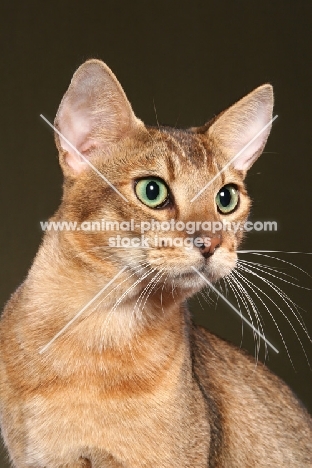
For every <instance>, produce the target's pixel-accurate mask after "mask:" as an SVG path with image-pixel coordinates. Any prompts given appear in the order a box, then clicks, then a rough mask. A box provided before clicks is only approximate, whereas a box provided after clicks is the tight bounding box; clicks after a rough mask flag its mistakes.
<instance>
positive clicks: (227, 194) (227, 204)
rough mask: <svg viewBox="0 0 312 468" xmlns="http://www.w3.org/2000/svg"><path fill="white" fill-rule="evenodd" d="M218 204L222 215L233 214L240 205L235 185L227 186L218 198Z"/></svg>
mask: <svg viewBox="0 0 312 468" xmlns="http://www.w3.org/2000/svg"><path fill="white" fill-rule="evenodd" d="M216 203H217V207H218V209H219V211H221V213H225V214H227V213H231V211H234V210H235V208H236V207H237V205H238V190H237V188H236V187H235V185H231V184H229V185H225V186H224V187H222V189H221V190H219V192H218V194H217V196H216Z"/></svg>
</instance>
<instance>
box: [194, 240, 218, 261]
mask: <svg viewBox="0 0 312 468" xmlns="http://www.w3.org/2000/svg"><path fill="white" fill-rule="evenodd" d="M220 244H221V239H220V237H212V238H211V239H210V245H205V244H203V245H202V246H201V247H199V249H200V252H201V254H202V256H203V257H205V258H208V257H211V255H213V254H214V252H215V250H216V249H217V248H218V247H219V245H220Z"/></svg>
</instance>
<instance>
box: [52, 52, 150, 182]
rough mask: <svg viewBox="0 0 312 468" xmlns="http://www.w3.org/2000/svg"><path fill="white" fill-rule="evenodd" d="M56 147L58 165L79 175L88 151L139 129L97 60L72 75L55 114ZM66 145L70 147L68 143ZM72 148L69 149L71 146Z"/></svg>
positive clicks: (122, 96)
mask: <svg viewBox="0 0 312 468" xmlns="http://www.w3.org/2000/svg"><path fill="white" fill-rule="evenodd" d="M54 125H55V127H56V128H57V129H58V131H59V132H60V134H61V135H62V136H63V137H65V139H64V138H63V137H62V136H61V135H59V134H56V144H57V146H58V149H59V150H60V153H61V155H63V160H62V159H61V164H62V165H63V164H64V163H65V168H64V169H66V170H68V167H69V168H70V169H71V172H74V173H80V172H81V171H83V170H84V169H85V168H86V167H87V166H88V164H87V162H86V161H85V160H83V159H82V158H81V156H79V154H77V152H76V151H75V150H74V149H73V147H75V148H76V149H77V150H78V151H79V152H80V153H81V154H82V155H83V156H85V157H86V158H87V159H90V158H91V156H92V152H93V151H94V150H95V149H97V148H100V149H103V151H104V154H105V151H107V152H108V150H109V148H110V146H111V145H112V144H113V143H115V142H117V141H119V140H121V139H122V138H124V137H126V136H127V135H130V134H131V133H132V132H133V131H134V130H135V129H136V128H138V127H139V126H143V124H142V122H141V121H140V120H139V119H137V118H136V116H135V115H134V113H133V110H132V108H131V105H130V103H129V101H128V99H127V97H126V95H125V93H124V91H123V89H122V87H121V85H120V84H119V82H118V80H117V78H116V77H115V75H114V74H113V72H112V71H111V70H110V69H109V68H108V66H107V65H105V63H103V62H102V61H100V60H88V61H87V62H85V63H84V64H83V65H81V66H80V67H79V68H78V70H77V71H76V72H75V74H74V76H73V78H72V80H71V83H70V85H69V88H68V90H67V92H66V94H65V95H64V97H63V99H62V102H61V104H60V106H59V109H58V112H57V114H56V118H55V122H54ZM66 140H67V141H66ZM69 143H70V144H69ZM72 146H73V147H72Z"/></svg>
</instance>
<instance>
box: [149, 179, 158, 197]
mask: <svg viewBox="0 0 312 468" xmlns="http://www.w3.org/2000/svg"><path fill="white" fill-rule="evenodd" d="M158 195H159V185H158V184H157V183H156V182H149V183H148V184H147V186H146V196H147V198H148V199H149V200H156V198H157V197H158Z"/></svg>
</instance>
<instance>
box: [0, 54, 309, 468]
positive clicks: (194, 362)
mask: <svg viewBox="0 0 312 468" xmlns="http://www.w3.org/2000/svg"><path fill="white" fill-rule="evenodd" d="M272 104H273V98H272V90H271V87H270V86H269V85H264V86H262V87H260V88H257V89H256V90H255V91H254V92H253V93H251V94H249V95H248V96H246V97H245V98H243V99H242V100H241V101H239V102H238V103H237V104H235V105H234V106H232V107H231V108H229V109H228V110H227V111H225V112H224V113H222V114H221V115H220V116H218V117H217V118H215V119H214V120H213V121H211V122H210V123H208V124H206V125H205V126H203V127H200V128H196V129H195V128H194V129H189V130H186V131H182V130H176V129H170V128H166V127H160V128H152V127H146V126H144V125H143V123H142V122H141V121H140V120H139V119H137V118H136V117H135V115H134V114H133V111H132V109H131V106H130V104H129V102H128V100H127V98H126V96H125V94H124V92H123V90H122V88H121V86H120V84H119V83H118V81H117V80H116V78H115V77H114V75H113V74H112V72H111V71H110V70H109V68H108V67H107V66H106V65H104V64H103V63H102V62H100V61H97V60H91V61H88V62H86V63H85V64H84V65H82V66H81V67H80V68H79V69H78V71H77V72H76V73H75V75H74V77H73V80H72V83H71V85H70V87H69V89H68V91H67V93H66V94H65V96H64V98H63V101H62V103H61V105H60V108H59V111H58V114H57V117H56V121H55V127H56V129H57V131H59V132H60V133H57V134H56V142H57V146H58V148H59V152H60V164H61V166H62V169H63V172H64V176H65V182H64V195H63V200H62V203H61V206H60V208H59V210H58V211H57V212H56V214H55V215H54V217H53V220H54V221H58V220H67V221H76V222H78V223H79V225H80V226H82V224H81V223H84V222H86V221H92V220H101V219H110V220H114V221H118V222H119V223H122V222H123V221H125V220H129V219H130V218H134V226H135V229H134V230H132V231H127V232H125V231H124V230H122V229H121V228H120V226H121V225H119V228H118V229H117V230H115V232H114V233H112V232H109V231H91V232H90V231H89V232H88V231H85V230H83V229H80V230H73V231H66V230H65V231H49V232H46V233H45V236H44V239H43V243H42V245H41V247H40V249H39V251H38V254H37V256H36V258H35V260H34V263H33V265H32V267H31V269H30V271H29V274H28V277H27V279H26V280H25V282H24V283H23V284H22V285H21V286H20V288H19V289H18V290H17V291H16V292H15V294H14V295H13V296H12V298H11V299H10V301H9V302H8V304H7V306H6V308H5V310H4V312H3V315H2V318H1V322H0V418H1V419H0V421H1V428H2V434H3V438H4V441H5V444H6V446H7V448H8V451H9V454H10V458H11V460H12V463H13V466H15V467H17V468H26V467H27V468H30V467H31V468H57V467H58V468H65V467H67V468H74V467H75V468H78V467H93V468H110V467H112V468H117V467H123V468H134V467H135V468H139V467H161V468H167V467H168V468H169V467H170V468H175V467H177V468H178V467H179V468H182V467H183V468H184V467H185V468H186V467H194V468H202V467H208V466H209V467H227V468H228V467H233V468H234V467H252V466H255V467H256V466H259V467H261V466H272V467H274V466H276V467H281V466H289V467H305V466H311V465H312V424H311V419H310V417H309V415H308V413H307V412H306V410H305V409H304V408H303V407H302V406H301V405H300V403H299V402H298V401H297V399H296V398H295V397H294V396H293V395H292V393H291V391H290V390H289V389H288V387H287V386H286V385H285V384H284V383H283V382H281V380H279V379H278V378H277V377H275V376H274V375H272V374H271V373H270V372H269V371H268V370H267V369H266V368H265V367H264V366H262V365H260V364H258V365H257V366H255V363H254V360H253V359H252V358H250V357H249V356H247V355H246V354H244V352H242V351H241V350H238V349H236V348H235V347H234V346H232V345H230V344H228V343H226V342H225V341H223V340H221V339H219V338H217V337H215V336H214V335H212V334H210V333H209V332H208V331H206V330H204V329H202V328H200V327H196V326H195V325H194V324H192V321H191V319H190V314H189V311H188V309H187V307H186V305H185V301H186V299H187V298H188V297H190V296H192V295H193V294H194V293H196V292H197V291H199V290H200V289H202V288H203V287H204V286H205V285H206V283H205V281H204V280H203V278H202V277H201V276H200V275H199V274H198V273H197V272H200V273H201V274H202V275H205V277H206V278H207V280H208V281H209V282H211V283H214V282H216V281H217V280H218V279H220V278H223V277H225V276H226V275H228V274H230V273H231V271H232V270H233V269H234V268H235V265H236V259H237V257H236V250H237V247H238V245H239V243H240V242H241V240H242V236H243V232H242V231H238V232H234V231H233V230H228V231H226V232H224V231H222V233H219V234H218V236H216V235H215V233H213V232H210V231H209V232H208V233H207V232H203V231H202V230H197V231H196V232H194V233H193V234H192V236H191V237H192V239H193V244H192V245H191V246H190V245H188V246H187V247H184V246H183V245H182V246H181V245H180V246H173V245H168V243H167V244H166V242H165V241H166V240H167V241H169V240H170V239H171V240H172V239H173V238H175V237H176V236H177V232H172V231H170V230H164V229H163V230H162V231H161V234H162V241H161V242H160V243H159V242H158V243H156V244H155V237H156V235H159V233H156V231H155V230H153V229H146V230H145V232H144V236H145V241H146V243H147V247H146V245H144V246H143V247H141V246H137V247H136V248H133V249H131V248H127V247H121V248H120V247H116V246H114V245H113V246H112V243H111V238H112V234H113V235H114V236H115V237H116V236H117V235H120V236H125V235H127V236H128V238H129V239H133V238H140V236H141V234H142V232H141V231H140V228H139V227H136V226H139V223H142V220H143V222H144V223H148V222H150V220H151V219H152V218H153V219H154V220H156V221H157V222H159V223H162V222H168V221H170V220H175V221H180V222H183V223H187V222H195V223H196V222H197V223H198V224H197V225H198V226H200V225H201V223H203V222H204V221H206V220H207V219H209V221H210V222H220V221H223V220H227V221H235V222H244V221H245V220H246V219H247V216H248V212H249V208H250V200H249V198H248V195H247V192H246V189H245V186H244V177H245V175H246V172H247V170H248V168H249V167H250V165H251V164H252V163H253V162H254V160H255V159H256V158H257V157H258V156H259V155H260V154H261V152H262V150H263V147H264V144H265V142H266V139H267V137H268V134H269V130H270V126H267V130H266V131H265V132H263V133H262V134H261V135H260V136H259V137H258V138H255V139H254V143H253V144H251V145H249V149H248V150H247V151H245V152H242V155H241V156H240V157H238V158H236V159H235V160H234V161H233V163H231V164H228V163H229V162H230V161H231V160H232V159H233V157H234V156H235V154H237V153H238V152H239V151H240V150H241V149H242V148H243V147H244V146H245V145H246V144H247V143H248V142H249V141H250V140H251V139H252V138H254V137H255V135H257V133H258V132H259V130H261V128H263V126H264V125H266V124H267V123H268V122H269V121H270V118H271V115H272ZM71 144H72V145H73V146H72V145H71ZM73 147H75V148H77V149H78V151H79V153H80V155H78V154H77V151H75V150H74V149H73ZM90 165H91V167H90ZM225 166H227V167H226V169H225V170H223V169H222V168H224V167H225ZM95 169H96V170H95ZM220 171H221V172H220ZM101 174H103V175H105V180H102V179H101V177H100V175H101ZM218 174H219V175H218ZM214 177H215V179H214V180H212V179H213V178H214ZM210 180H211V184H210V186H209V187H208V188H207V190H205V191H203V193H201V195H200V197H198V199H197V200H195V201H194V202H191V200H192V199H193V198H194V197H195V196H196V195H197V194H198V191H199V190H200V189H201V188H202V187H204V186H205V185H206V184H207V182H209V181H210ZM107 181H109V183H107ZM113 187H115V189H117V190H115V189H114V188H113ZM142 187H143V188H142ZM222 187H223V189H222ZM224 187H225V189H224ZM221 189H222V190H223V192H222V193H223V195H222V193H221V191H220V190H221ZM153 190H154V193H155V190H156V195H153V196H151V197H150V198H149V199H147V198H146V196H147V195H150V194H151V193H152V192H153ZM162 194H163V197H162V198H163V199H162V198H159V203H158V204H156V205H155V203H156V202H157V200H158V199H157V197H160V196H161V195H162ZM220 194H221V195H222V196H223V201H222V200H221V198H222V196H221V195H220ZM224 194H225V195H224ZM231 194H232V195H231ZM224 196H225V197H226V198H227V199H228V200H230V202H231V203H232V201H233V200H234V198H235V197H236V198H235V200H236V205H235V206H234V205H233V206H234V208H233V209H231V210H228V211H226V210H227V208H228V205H227V206H223V205H222V203H225V202H224ZM231 196H232V198H233V200H232V198H231ZM216 197H219V198H218V203H219V205H218V206H220V210H221V211H220V210H219V209H218V206H216ZM220 200H221V202H222V203H221V204H220ZM223 208H224V211H223ZM146 225H147V224H145V226H146ZM178 234H179V236H180V238H181V239H182V240H183V239H186V238H187V237H189V234H187V233H185V232H179V233H178ZM206 236H208V237H209V239H210V240H211V242H210V243H209V244H206V243H205V242H204V241H203V239H204V238H206ZM196 239H201V241H200V242H199V244H196V242H195V241H196ZM194 268H195V269H196V271H195V270H194ZM100 291H102V292H101V293H99V292H100ZM86 305H89V306H88V307H86ZM79 311H84V313H81V314H80V315H79V316H78V317H77V319H76V320H75V321H73V323H71V321H72V320H73V317H75V316H76V314H77V312H79ZM68 324H69V326H68ZM64 327H65V328H66V327H67V328H66V330H65V331H64V333H59V332H60V331H61V330H63V329H64ZM58 334H59V335H58Z"/></svg>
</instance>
